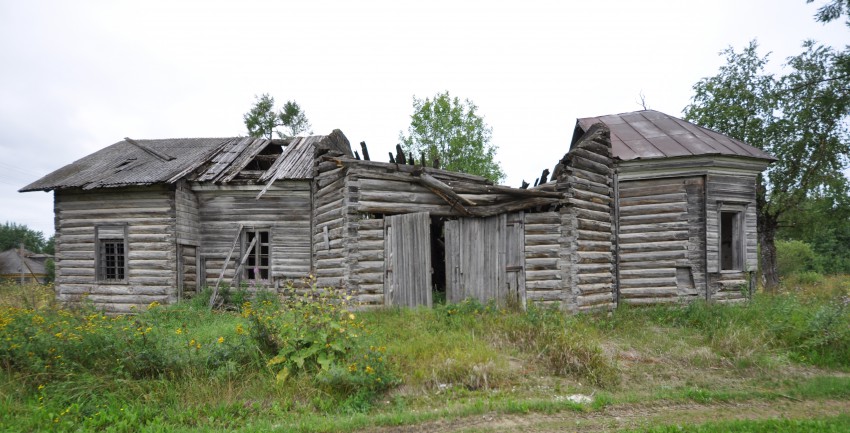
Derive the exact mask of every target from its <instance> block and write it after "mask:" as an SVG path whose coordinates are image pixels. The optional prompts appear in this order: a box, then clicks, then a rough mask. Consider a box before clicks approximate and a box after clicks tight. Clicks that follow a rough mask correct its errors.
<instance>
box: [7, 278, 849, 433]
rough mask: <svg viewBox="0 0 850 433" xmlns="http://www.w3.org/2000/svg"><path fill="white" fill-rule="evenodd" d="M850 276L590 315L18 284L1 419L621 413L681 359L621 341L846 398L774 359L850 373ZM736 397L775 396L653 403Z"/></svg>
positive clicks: (37, 426) (27, 423) (673, 393)
mask: <svg viewBox="0 0 850 433" xmlns="http://www.w3.org/2000/svg"><path fill="white" fill-rule="evenodd" d="M848 282H850V280H847V279H839V278H836V279H825V280H823V281H821V282H820V283H819V284H818V285H816V286H811V287H808V286H800V288H797V287H795V288H788V289H786V291H785V292H784V293H782V294H780V295H770V296H769V295H764V294H757V295H756V296H755V297H754V299H753V300H752V301H751V302H749V303H745V304H738V305H717V304H714V305H712V304H706V303H694V304H690V305H687V306H673V307H646V308H629V307H626V306H624V307H622V308H620V309H618V310H616V311H615V312H613V313H611V314H604V313H602V314H588V315H578V316H570V315H565V314H564V313H563V312H562V311H560V310H558V309H557V308H544V307H539V306H536V305H530V306H529V308H528V309H527V311H517V310H516V309H510V308H503V307H499V306H497V305H495V304H481V303H478V302H475V301H464V302H462V303H459V304H449V305H438V306H436V307H435V308H433V309H395V308H389V309H381V310H376V311H368V312H366V311H363V312H358V311H353V310H349V309H347V307H346V306H345V305H344V300H342V299H333V298H324V300H322V299H320V298H313V299H310V300H308V299H289V300H288V301H287V302H284V303H282V304H279V303H277V300H275V299H271V298H250V297H241V298H240V297H237V298H238V299H239V301H240V304H239V305H236V306H234V308H232V309H229V310H227V311H209V310H208V309H207V308H206V303H205V302H202V301H203V300H202V299H201V301H191V302H185V303H182V304H179V305H173V306H160V305H156V304H153V305H151V306H150V307H149V308H147V309H145V311H139V312H138V314H136V315H133V316H118V317H111V316H106V315H103V314H101V313H99V312H98V311H96V310H94V309H90V308H89V309H85V308H84V309H82V310H73V311H71V310H63V309H61V308H60V307H59V306H57V305H54V304H53V303H52V301H51V299H52V289H51V288H49V287H47V288H45V287H34V288H27V289H20V288H16V287H5V286H2V287H0V343H2V344H0V425H2V426H11V427H9V428H11V429H13V430H17V431H38V430H58V431H62V430H68V431H70V430H79V429H83V430H103V429H106V428H107V427H108V428H109V429H111V430H112V431H137V430H144V429H149V430H151V431H154V430H157V429H158V428H159V429H161V430H181V429H184V430H191V429H194V428H205V429H233V428H236V427H238V426H241V425H244V424H245V423H257V425H263V426H267V427H272V426H274V425H275V424H279V422H280V421H279V420H298V421H297V422H298V423H302V424H301V425H303V426H304V427H303V428H302V429H303V430H305V431H306V430H311V429H320V430H321V429H325V430H328V431H333V430H338V429H339V428H341V427H340V426H342V425H348V426H355V425H356V426H361V427H362V426H369V425H374V424H370V422H373V421H369V420H370V419H372V418H370V417H365V418H364V417H360V415H358V414H375V413H382V414H383V415H382V416H381V417H376V418H374V419H376V420H377V419H380V420H384V421H381V422H386V423H393V422H396V421H392V420H396V419H397V420H399V421H397V422H412V421H415V420H421V419H428V418H427V417H426V416H425V415H424V413H423V412H422V409H423V405H426V406H428V407H429V410H428V411H427V413H430V414H440V413H443V414H449V413H454V414H471V413H481V412H484V411H488V410H502V411H525V410H543V411H551V410H564V409H565V408H569V407H571V406H569V405H565V403H563V401H562V400H556V399H554V398H555V397H559V396H560V397H561V398H562V397H563V396H564V394H566V393H574V392H588V393H589V392H592V391H593V390H598V391H600V394H598V395H604V396H606V397H605V399H604V400H605V403H604V404H616V402H617V400H618V399H621V400H620V401H624V400H629V398H630V397H628V396H629V395H632V394H634V393H635V392H636V391H637V390H636V389H635V388H634V386H635V385H633V384H630V383H628V382H626V383H624V380H623V378H624V377H625V376H626V375H627V373H629V374H632V373H635V372H637V373H636V374H641V372H642V371H645V372H647V374H646V376H652V374H654V373H652V372H654V371H655V370H652V371H650V370H649V369H651V368H661V367H655V366H657V365H662V366H663V362H661V361H659V360H658V359H660V358H663V357H664V356H666V355H667V354H665V353H653V354H651V356H644V357H641V356H637V355H635V356H632V355H627V356H626V355H622V354H619V353H618V351H617V350H618V349H617V347H618V346H626V347H630V348H636V350H637V351H641V350H645V349H646V348H649V347H652V348H655V349H657V348H661V350H662V351H663V350H666V348H670V347H683V348H684V349H685V350H689V351H693V352H694V353H699V354H703V355H704V357H705V358H707V359H715V358H722V359H724V360H731V361H732V363H731V364H730V363H722V364H718V363H716V362H708V363H707V364H703V363H701V362H700V361H699V357H692V358H687V359H685V360H684V361H679V362H680V364H677V365H675V366H672V367H671V369H672V370H671V371H672V372H664V371H662V374H668V375H672V374H678V373H677V372H676V371H673V370H681V369H682V368H684V369H690V370H695V371H702V370H700V369H706V368H710V369H712V370H704V371H706V372H707V373H708V374H715V373H710V372H711V371H715V370H718V369H723V370H727V375H732V376H734V375H735V374H739V372H741V371H746V369H748V368H750V367H751V366H755V367H757V368H758V369H759V370H760V371H769V372H772V373H773V374H775V375H777V376H778V377H781V378H784V379H782V380H778V379H777V380H776V381H775V382H772V383H771V385H770V386H779V387H783V389H785V391H784V392H786V393H787V395H794V396H797V397H799V398H837V397H840V398H843V397H845V396H846V395H847V394H846V386H847V384H846V383H845V382H846V380H839V379H840V378H839V379H836V378H834V377H831V376H827V375H824V376H823V378H816V379H812V380H809V381H804V380H802V379H798V378H795V377H794V376H793V375H792V376H787V375H784V373H782V371H781V370H779V369H775V367H774V366H773V365H774V364H772V363H773V362H774V361H773V360H775V359H782V360H783V361H782V362H784V363H795V364H797V365H798V366H801V367H800V368H810V367H807V366H817V367H822V368H839V369H845V370H846V369H848V368H850V305H848V299H850V298H848V294H849V293H848V287H850V284H848ZM246 296H247V295H246ZM311 296H317V295H315V294H314V295H311ZM39 299H40V300H41V301H39ZM307 301H310V302H307ZM315 301H320V302H315ZM246 302H248V303H246ZM612 348H613V349H612ZM653 350H654V349H653ZM703 355H700V356H703ZM622 359H626V361H621V360H622ZM621 362H623V363H628V367H622V366H621V365H620V363H621ZM366 367H369V368H368V369H367V368H366ZM284 368H286V372H285V374H282V372H284ZM626 368H628V370H626ZM790 374H791V373H789V375H790ZM379 377H380V378H381V381H380V382H379V381H377V380H376V379H377V378H379ZM818 377H820V376H818ZM376 383H381V384H382V385H381V386H376V385H375V384H376ZM578 383H582V384H584V385H577V384H578ZM638 386H644V387H646V386H649V387H651V386H656V384H653V383H652V382H641V383H640V384H639V385H638ZM658 386H661V385H658ZM664 386H668V385H664ZM561 387H563V389H562V388H561ZM363 390H365V391H363ZM728 392H732V394H729V395H734V396H735V398H736V399H744V398H748V396H749V397H750V398H763V396H765V395H768V394H770V393H769V392H766V391H765V390H764V389H763V388H760V387H759V388H752V389H736V390H732V391H729V390H727V389H723V388H721V387H717V388H713V389H712V388H711V387H710V386H709V387H708V388H706V383H700V384H691V383H685V384H683V385H682V386H681V387H679V388H669V387H668V388H664V389H661V388H659V390H657V392H655V393H653V392H652V391H650V392H644V393H642V394H641V395H649V396H650V398H652V397H651V396H652V395H656V396H659V397H657V398H682V399H691V400H697V401H700V399H706V401H714V400H716V398H711V396H723V395H726V394H724V393H728ZM706 396H708V397H706ZM433 405H437V406H436V407H434V408H435V409H438V410H437V411H436V412H435V411H434V410H430V406H433ZM464 405H465V406H464ZM522 408H525V409H522ZM414 411H416V412H414ZM326 416H327V417H330V418H328V420H324V418H323V417H326ZM320 419H321V420H322V421H321V422H318V421H315V420H320ZM311 420H313V421H311ZM334 420H336V421H334ZM404 420H407V421H404ZM314 421H315V422H314ZM293 422H296V421H293ZM374 422H378V421H374ZM310 426H313V427H310ZM319 426H324V427H319ZM707 431H713V430H707Z"/></svg>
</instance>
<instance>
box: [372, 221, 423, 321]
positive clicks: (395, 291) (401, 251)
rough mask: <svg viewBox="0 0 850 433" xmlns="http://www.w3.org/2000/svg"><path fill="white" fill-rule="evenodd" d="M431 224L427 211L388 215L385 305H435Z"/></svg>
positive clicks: (385, 237)
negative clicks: (432, 291)
mask: <svg viewBox="0 0 850 433" xmlns="http://www.w3.org/2000/svg"><path fill="white" fill-rule="evenodd" d="M430 226H431V218H430V217H429V215H428V213H425V212H418V213H411V214H403V215H392V216H388V217H386V221H385V226H384V242H385V247H384V251H385V252H386V257H385V267H384V271H385V274H386V277H385V280H384V297H385V301H384V304H385V305H387V306H402V307H418V306H426V307H430V306H431V303H432V295H431V290H432V286H431V243H430V238H431V233H430Z"/></svg>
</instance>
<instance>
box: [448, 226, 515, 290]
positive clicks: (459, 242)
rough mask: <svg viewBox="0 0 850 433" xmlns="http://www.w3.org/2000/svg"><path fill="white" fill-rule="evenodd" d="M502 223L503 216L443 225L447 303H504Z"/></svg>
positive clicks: (505, 253)
mask: <svg viewBox="0 0 850 433" xmlns="http://www.w3.org/2000/svg"><path fill="white" fill-rule="evenodd" d="M514 218H516V216H514ZM506 222H507V215H506V214H501V215H496V216H492V217H488V218H459V219H457V220H454V221H447V222H446V225H445V230H446V235H445V241H446V300H447V301H449V302H461V301H463V300H464V299H467V298H472V299H477V300H479V301H481V302H487V301H490V300H496V301H497V302H503V301H504V300H505V297H506V296H507V293H508V292H507V285H506V282H505V278H506V272H505V268H506V266H507V262H506V259H507V257H506V255H507V239H506V231H507V230H506V229H507V227H506ZM514 246H516V247H518V245H514Z"/></svg>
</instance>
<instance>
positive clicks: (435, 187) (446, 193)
mask: <svg viewBox="0 0 850 433" xmlns="http://www.w3.org/2000/svg"><path fill="white" fill-rule="evenodd" d="M413 175H414V179H417V180H418V181H419V183H420V184H422V186H424V187H425V188H428V189H430V190H431V191H433V192H434V194H437V195H438V196H440V197H441V198H442V199H443V200H445V201H446V203H448V204H449V206H451V207H452V208H455V209H457V210H458V211H460V212H461V213H463V214H465V215H470V212H469V210H468V209H467V208H466V207H465V206H464V205H467V206H475V203H473V202H472V201H470V200H469V199H466V198H463V197H461V196H460V195H458V194H457V193H456V192H454V191H453V190H452V187H450V186H448V185H446V184H444V183H443V182H440V181H439V180H437V179H436V178H434V177H433V176H431V175H429V174H428V173H425V172H424V171H420V172H419V173H418V175H417V173H416V172H414V173H413ZM461 203H462V204H461Z"/></svg>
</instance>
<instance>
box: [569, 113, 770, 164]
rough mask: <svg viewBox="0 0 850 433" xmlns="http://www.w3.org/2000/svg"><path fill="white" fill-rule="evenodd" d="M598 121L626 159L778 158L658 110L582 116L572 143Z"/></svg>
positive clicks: (615, 149) (613, 147)
mask: <svg viewBox="0 0 850 433" xmlns="http://www.w3.org/2000/svg"><path fill="white" fill-rule="evenodd" d="M597 122H602V123H603V124H605V125H606V126H608V128H609V129H610V130H611V153H612V156H613V157H614V158H619V159H620V160H623V161H630V160H634V159H654V158H669V157H681V156H696V155H730V156H741V157H747V158H756V159H764V160H769V161H775V160H776V158H774V157H773V156H771V155H770V154H768V153H767V152H765V151H763V150H761V149H757V148H755V147H753V146H750V145H749V144H747V143H744V142H743V141H741V140H736V139H734V138H731V137H728V136H726V135H723V134H721V133H719V132H717V131H712V130H710V129H707V128H703V127H701V126H697V125H694V124H693V123H690V122H687V121H684V120H682V119H679V118H676V117H673V116H670V115H667V114H664V113H661V112H658V111H655V110H643V111H635V112H631V113H621V114H612V115H607V116H599V117H585V118H581V119H578V120H577V121H576V131H575V134H574V135H573V143H572V144H575V142H576V141H577V140H578V139H579V137H581V135H582V134H583V133H584V131H587V130H588V128H590V126H591V125H593V124H594V123H597Z"/></svg>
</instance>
